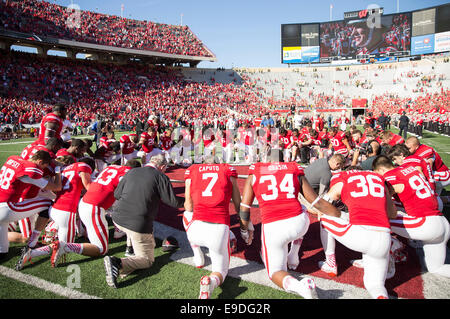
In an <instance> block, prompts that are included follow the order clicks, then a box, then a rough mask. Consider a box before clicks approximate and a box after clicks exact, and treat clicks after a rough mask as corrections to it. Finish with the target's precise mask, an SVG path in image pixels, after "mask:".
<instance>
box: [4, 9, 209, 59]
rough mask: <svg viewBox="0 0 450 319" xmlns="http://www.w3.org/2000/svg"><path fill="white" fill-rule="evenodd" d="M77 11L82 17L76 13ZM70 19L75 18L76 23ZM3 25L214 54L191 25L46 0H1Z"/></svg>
mask: <svg viewBox="0 0 450 319" xmlns="http://www.w3.org/2000/svg"><path fill="white" fill-rule="evenodd" d="M77 14H79V17H75V16H73V15H77ZM72 16H73V17H72ZM70 19H72V20H70ZM67 21H74V22H73V25H72V24H68V23H67ZM1 28H3V29H5V30H11V31H18V32H23V33H29V34H32V35H37V36H45V37H53V38H57V39H67V40H74V41H79V42H88V43H94V44H102V45H108V46H114V47H122V48H134V49H141V50H150V51H157V52H165V53H171V54H180V55H188V56H213V54H212V52H211V51H209V50H208V49H207V48H206V47H205V46H204V45H203V43H202V42H201V41H200V39H198V37H197V36H196V35H195V34H194V33H193V32H192V31H191V30H190V29H189V27H188V26H176V25H169V24H163V23H155V22H152V21H139V20H134V19H126V18H121V17H118V16H114V15H106V14H101V13H97V12H91V11H79V12H75V9H74V8H70V7H63V6H59V5H56V4H52V3H50V2H45V1H37V0H8V1H6V2H4V1H2V2H0V29H1Z"/></svg>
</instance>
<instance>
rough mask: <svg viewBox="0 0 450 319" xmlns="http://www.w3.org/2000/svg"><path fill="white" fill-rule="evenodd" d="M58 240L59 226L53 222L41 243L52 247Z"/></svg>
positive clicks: (46, 230) (49, 224)
mask: <svg viewBox="0 0 450 319" xmlns="http://www.w3.org/2000/svg"><path fill="white" fill-rule="evenodd" d="M57 240H58V225H56V223H55V222H54V221H51V222H49V223H48V224H47V226H46V227H45V230H44V234H43V235H42V240H41V242H42V243H43V244H44V245H50V244H51V243H53V242H55V241H57Z"/></svg>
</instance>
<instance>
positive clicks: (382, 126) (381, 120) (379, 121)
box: [377, 112, 387, 131]
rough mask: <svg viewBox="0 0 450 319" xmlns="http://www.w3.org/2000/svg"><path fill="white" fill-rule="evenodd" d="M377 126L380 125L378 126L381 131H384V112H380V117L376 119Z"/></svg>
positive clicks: (385, 120)
mask: <svg viewBox="0 0 450 319" xmlns="http://www.w3.org/2000/svg"><path fill="white" fill-rule="evenodd" d="M377 121H378V124H380V126H381V129H382V130H383V131H384V130H386V126H387V118H386V116H385V115H384V112H381V115H380V117H379V118H378V120H377Z"/></svg>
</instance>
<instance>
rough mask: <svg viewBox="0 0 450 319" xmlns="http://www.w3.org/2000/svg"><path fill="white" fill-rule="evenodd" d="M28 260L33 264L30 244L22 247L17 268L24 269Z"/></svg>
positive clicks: (18, 269)
mask: <svg viewBox="0 0 450 319" xmlns="http://www.w3.org/2000/svg"><path fill="white" fill-rule="evenodd" d="M27 262H30V264H31V248H30V247H29V246H28V245H27V246H25V247H23V248H22V251H21V253H20V257H19V260H18V261H17V263H16V270H17V271H20V270H22V269H23V266H25V264H26V263H27Z"/></svg>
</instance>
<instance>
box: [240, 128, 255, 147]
mask: <svg viewBox="0 0 450 319" xmlns="http://www.w3.org/2000/svg"><path fill="white" fill-rule="evenodd" d="M238 133H239V135H240V141H241V143H244V144H245V145H253V143H254V141H255V134H254V133H255V130H254V129H251V128H247V129H245V128H243V127H240V128H239V129H238Z"/></svg>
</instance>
